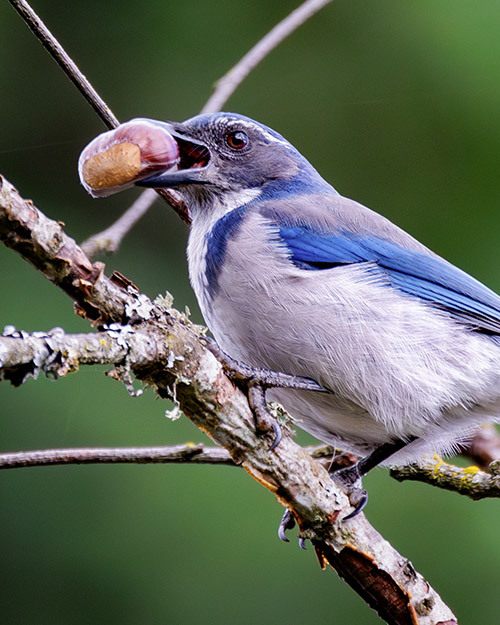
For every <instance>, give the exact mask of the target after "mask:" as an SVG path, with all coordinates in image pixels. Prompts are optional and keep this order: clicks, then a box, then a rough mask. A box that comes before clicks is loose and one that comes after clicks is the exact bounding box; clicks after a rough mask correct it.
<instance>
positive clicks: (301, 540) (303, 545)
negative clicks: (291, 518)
mask: <svg viewBox="0 0 500 625" xmlns="http://www.w3.org/2000/svg"><path fill="white" fill-rule="evenodd" d="M306 540H307V538H304V537H303V536H299V547H300V548H301V549H303V550H304V551H307V547H306Z"/></svg>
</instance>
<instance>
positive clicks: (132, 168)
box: [82, 142, 141, 189]
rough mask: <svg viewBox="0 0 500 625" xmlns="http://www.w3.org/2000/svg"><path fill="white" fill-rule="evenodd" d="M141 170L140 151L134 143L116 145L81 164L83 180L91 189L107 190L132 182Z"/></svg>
mask: <svg viewBox="0 0 500 625" xmlns="http://www.w3.org/2000/svg"><path fill="white" fill-rule="evenodd" d="M140 169H141V150H140V148H139V146H138V145H135V143H129V142H124V143H116V144H115V145H113V146H112V147H110V148H109V149H108V150H105V151H104V152H99V153H98V154H95V155H94V156H91V157H90V158H89V159H88V160H87V161H85V163H84V164H83V170H82V174H83V180H84V181H85V183H86V184H88V186H89V187H90V188H91V189H109V188H111V187H116V186H118V185H122V184H126V183H127V182H130V181H131V180H133V179H134V178H135V177H136V176H137V174H138V173H139V171H140Z"/></svg>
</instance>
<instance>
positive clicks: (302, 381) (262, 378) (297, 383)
mask: <svg viewBox="0 0 500 625" xmlns="http://www.w3.org/2000/svg"><path fill="white" fill-rule="evenodd" d="M204 340H205V341H206V342H207V347H208V349H209V350H210V351H211V352H212V354H214V356H215V357H216V358H217V360H219V362H220V363H221V364H222V366H223V367H224V371H225V373H226V375H227V376H228V378H230V379H231V380H233V381H234V382H236V383H239V384H240V385H242V386H244V387H245V388H246V391H247V394H248V402H249V404H250V407H251V408H252V410H253V413H254V417H255V425H256V428H257V429H258V430H261V431H266V430H268V429H269V426H268V423H269V420H271V423H272V429H273V432H274V439H273V442H272V444H271V446H270V448H269V449H270V451H271V450H273V449H275V448H276V447H277V446H278V445H279V443H280V441H281V438H282V430H281V426H280V424H279V423H278V421H277V420H276V419H275V418H274V417H273V416H272V415H271V413H270V412H269V410H268V408H267V402H266V390H267V389H269V388H276V387H279V388H293V389H302V390H308V391H320V392H327V390H326V389H325V388H324V387H323V386H321V385H320V384H318V383H317V382H315V381H314V380H312V379H311V378H306V377H303V376H297V375H289V374H288V373H282V372H280V371H272V370H271V369H258V368H255V367H250V366H249V365H247V364H245V363H243V362H239V361H238V360H235V359H234V358H231V356H228V355H227V354H226V353H225V352H224V351H222V349H221V348H220V347H219V346H218V345H217V343H216V342H215V341H214V340H213V339H211V338H209V337H205V339H204Z"/></svg>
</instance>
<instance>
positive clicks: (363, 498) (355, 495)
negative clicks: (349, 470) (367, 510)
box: [342, 488, 368, 521]
mask: <svg viewBox="0 0 500 625" xmlns="http://www.w3.org/2000/svg"><path fill="white" fill-rule="evenodd" d="M356 499H357V501H356ZM349 501H350V502H351V504H352V505H353V506H354V510H353V511H352V512H350V513H349V514H348V515H346V516H345V517H344V518H343V519H342V521H349V519H354V517H356V516H358V514H359V513H360V512H361V511H362V510H363V508H364V507H365V506H366V504H367V503H368V493H367V492H366V490H364V489H363V488H356V489H354V490H353V491H352V493H350V494H349Z"/></svg>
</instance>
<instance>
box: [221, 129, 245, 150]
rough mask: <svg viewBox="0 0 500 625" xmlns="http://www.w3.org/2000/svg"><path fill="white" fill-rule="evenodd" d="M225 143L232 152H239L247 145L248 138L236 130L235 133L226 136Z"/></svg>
mask: <svg viewBox="0 0 500 625" xmlns="http://www.w3.org/2000/svg"><path fill="white" fill-rule="evenodd" d="M226 143H227V144H228V146H229V147H230V148H232V149H233V150H241V149H242V148H244V147H246V146H247V145H248V137H247V135H246V134H245V133H244V132H242V131H241V130H237V131H236V132H230V133H229V134H228V135H227V136H226Z"/></svg>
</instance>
